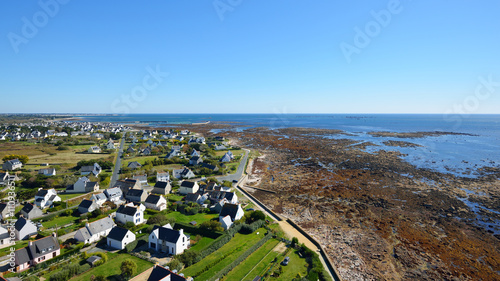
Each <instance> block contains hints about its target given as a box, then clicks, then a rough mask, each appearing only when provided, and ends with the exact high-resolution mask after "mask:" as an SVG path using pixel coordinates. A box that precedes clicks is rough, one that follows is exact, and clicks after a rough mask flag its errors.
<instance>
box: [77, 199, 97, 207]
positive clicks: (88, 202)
mask: <svg viewBox="0 0 500 281" xmlns="http://www.w3.org/2000/svg"><path fill="white" fill-rule="evenodd" d="M92 204H95V203H94V201H91V200H87V199H84V200H83V201H82V202H80V205H78V208H85V209H88V208H90V206H92Z"/></svg>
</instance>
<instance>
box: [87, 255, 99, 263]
mask: <svg viewBox="0 0 500 281" xmlns="http://www.w3.org/2000/svg"><path fill="white" fill-rule="evenodd" d="M98 260H101V257H99V256H91V257H90V258H88V259H87V262H88V263H90V264H94V263H95V262H96V261H98Z"/></svg>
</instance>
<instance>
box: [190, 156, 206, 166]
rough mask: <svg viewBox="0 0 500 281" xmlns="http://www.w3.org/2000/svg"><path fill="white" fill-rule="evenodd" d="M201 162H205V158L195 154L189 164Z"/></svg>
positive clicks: (194, 164)
mask: <svg viewBox="0 0 500 281" xmlns="http://www.w3.org/2000/svg"><path fill="white" fill-rule="evenodd" d="M200 163H203V159H202V158H201V157H200V156H193V157H191V159H189V165H193V166H196V165H199V164H200Z"/></svg>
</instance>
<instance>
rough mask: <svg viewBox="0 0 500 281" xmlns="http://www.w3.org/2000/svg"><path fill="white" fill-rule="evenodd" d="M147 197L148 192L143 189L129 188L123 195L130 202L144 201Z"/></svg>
mask: <svg viewBox="0 0 500 281" xmlns="http://www.w3.org/2000/svg"><path fill="white" fill-rule="evenodd" d="M147 197H148V193H147V192H146V191H145V190H143V189H129V190H128V192H127V194H126V195H125V199H127V200H129V201H131V202H144V200H146V198H147Z"/></svg>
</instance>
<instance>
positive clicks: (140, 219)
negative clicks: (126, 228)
mask: <svg viewBox="0 0 500 281" xmlns="http://www.w3.org/2000/svg"><path fill="white" fill-rule="evenodd" d="M145 209H146V207H145V206H144V205H142V204H140V205H139V206H135V205H134V204H133V203H129V204H126V205H122V206H120V207H119V208H118V210H117V211H116V217H115V220H116V221H117V222H120V223H122V224H126V223H127V222H132V223H134V224H135V225H138V224H141V223H144V210H145Z"/></svg>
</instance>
